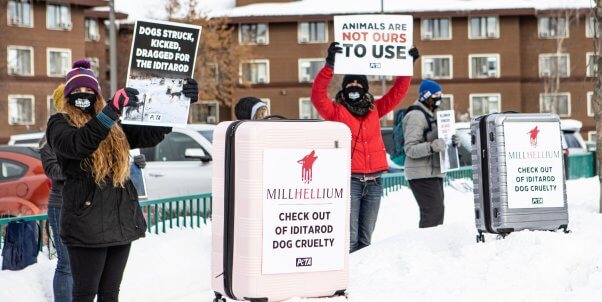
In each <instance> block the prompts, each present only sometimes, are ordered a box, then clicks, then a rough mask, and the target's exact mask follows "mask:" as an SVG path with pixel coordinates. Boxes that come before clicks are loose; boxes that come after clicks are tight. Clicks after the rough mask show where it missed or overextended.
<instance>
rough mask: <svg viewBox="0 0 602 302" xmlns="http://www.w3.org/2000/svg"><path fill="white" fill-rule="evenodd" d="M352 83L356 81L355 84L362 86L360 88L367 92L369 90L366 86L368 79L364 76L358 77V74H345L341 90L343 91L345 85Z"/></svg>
mask: <svg viewBox="0 0 602 302" xmlns="http://www.w3.org/2000/svg"><path fill="white" fill-rule="evenodd" d="M353 81H357V83H358V84H360V85H362V87H364V89H365V90H366V91H368V89H369V88H370V87H369V86H368V77H367V76H365V75H359V74H346V75H345V77H344V78H343V84H342V86H341V87H342V88H343V89H345V87H346V86H347V84H349V83H353Z"/></svg>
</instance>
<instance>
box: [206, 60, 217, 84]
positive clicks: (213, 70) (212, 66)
mask: <svg viewBox="0 0 602 302" xmlns="http://www.w3.org/2000/svg"><path fill="white" fill-rule="evenodd" d="M207 68H208V72H209V75H208V78H209V79H212V80H213V81H215V82H218V81H219V65H218V64H217V63H207Z"/></svg>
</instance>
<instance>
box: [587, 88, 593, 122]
mask: <svg viewBox="0 0 602 302" xmlns="http://www.w3.org/2000/svg"><path fill="white" fill-rule="evenodd" d="M587 116H590V117H593V116H594V93H593V92H592V91H589V92H588V93H587Z"/></svg>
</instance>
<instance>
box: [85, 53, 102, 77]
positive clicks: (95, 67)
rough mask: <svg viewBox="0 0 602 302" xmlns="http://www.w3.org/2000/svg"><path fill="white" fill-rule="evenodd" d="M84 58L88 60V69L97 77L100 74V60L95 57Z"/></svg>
mask: <svg viewBox="0 0 602 302" xmlns="http://www.w3.org/2000/svg"><path fill="white" fill-rule="evenodd" d="M86 60H88V62H90V69H92V71H94V74H95V75H96V76H97V77H98V76H99V75H100V60H98V58H96V57H87V58H86Z"/></svg>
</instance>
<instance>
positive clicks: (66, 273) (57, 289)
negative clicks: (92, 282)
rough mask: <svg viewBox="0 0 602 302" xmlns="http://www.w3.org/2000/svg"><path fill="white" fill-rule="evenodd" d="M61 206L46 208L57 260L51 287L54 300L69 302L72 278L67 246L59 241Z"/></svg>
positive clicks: (56, 301)
mask: <svg viewBox="0 0 602 302" xmlns="http://www.w3.org/2000/svg"><path fill="white" fill-rule="evenodd" d="M60 221H61V208H54V207H49V208H48V222H49V223H50V228H51V229H52V241H53V242H54V246H55V247H56V254H57V257H58V262H57V264H56V270H55V271H54V280H53V281H52V288H53V291H54V301H55V302H71V291H72V290H73V278H71V266H70V265H69V253H68V252H67V247H66V246H65V245H64V244H63V242H62V241H61V236H60V225H61V223H60Z"/></svg>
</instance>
